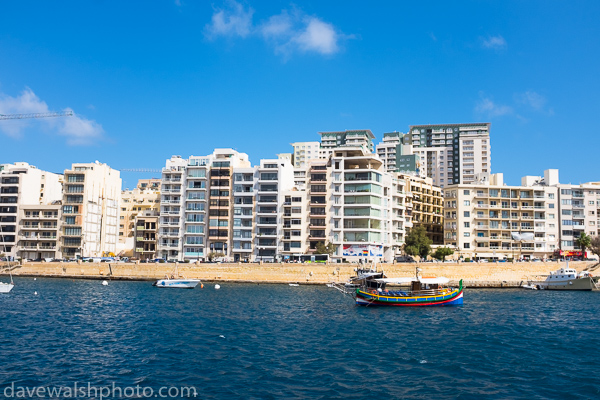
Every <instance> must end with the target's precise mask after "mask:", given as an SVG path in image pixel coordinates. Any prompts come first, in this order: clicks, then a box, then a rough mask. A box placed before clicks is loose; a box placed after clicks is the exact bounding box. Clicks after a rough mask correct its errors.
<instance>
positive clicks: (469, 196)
mask: <svg viewBox="0 0 600 400" xmlns="http://www.w3.org/2000/svg"><path fill="white" fill-rule="evenodd" d="M486 178H487V179H485V180H484V179H480V180H479V182H480V183H475V184H459V185H450V186H448V187H446V188H445V189H444V213H445V215H444V217H445V219H444V221H445V222H444V243H445V245H446V246H449V247H452V248H454V249H455V250H456V253H455V255H454V257H455V258H458V257H463V258H465V259H466V258H470V259H488V260H494V259H511V258H515V259H521V258H522V259H532V258H540V259H547V258H549V257H551V256H552V255H553V254H554V252H555V251H556V250H557V249H558V248H559V240H560V239H559V233H560V219H559V213H560V211H559V196H558V188H557V187H556V186H545V185H541V184H540V182H539V181H534V180H532V179H530V178H531V177H525V178H524V179H523V181H522V183H523V185H521V186H507V185H505V184H504V182H503V176H502V174H493V175H490V176H486Z"/></svg>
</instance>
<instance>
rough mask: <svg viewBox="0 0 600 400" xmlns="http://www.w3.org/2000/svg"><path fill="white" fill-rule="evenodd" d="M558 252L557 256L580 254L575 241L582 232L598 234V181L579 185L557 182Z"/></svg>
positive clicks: (599, 209) (599, 208) (599, 185)
mask: <svg viewBox="0 0 600 400" xmlns="http://www.w3.org/2000/svg"><path fill="white" fill-rule="evenodd" d="M558 188H559V198H560V216H559V218H560V253H559V254H558V255H559V256H563V257H564V256H577V257H580V256H581V249H580V248H579V247H578V246H577V245H576V243H575V241H576V240H577V239H578V238H579V236H580V235H581V234H582V233H586V234H587V235H590V236H591V237H595V236H596V235H598V234H599V230H598V223H599V222H600V220H599V218H598V212H599V211H600V182H590V183H584V184H580V185H571V184H559V185H558Z"/></svg>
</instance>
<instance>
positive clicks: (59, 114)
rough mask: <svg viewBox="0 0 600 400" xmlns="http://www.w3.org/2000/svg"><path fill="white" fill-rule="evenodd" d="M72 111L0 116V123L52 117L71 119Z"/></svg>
mask: <svg viewBox="0 0 600 400" xmlns="http://www.w3.org/2000/svg"><path fill="white" fill-rule="evenodd" d="M72 116H73V111H61V112H47V113H31V114H0V121H4V120H7V119H28V118H53V117H72Z"/></svg>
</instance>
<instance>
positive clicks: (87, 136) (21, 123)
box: [0, 88, 104, 145]
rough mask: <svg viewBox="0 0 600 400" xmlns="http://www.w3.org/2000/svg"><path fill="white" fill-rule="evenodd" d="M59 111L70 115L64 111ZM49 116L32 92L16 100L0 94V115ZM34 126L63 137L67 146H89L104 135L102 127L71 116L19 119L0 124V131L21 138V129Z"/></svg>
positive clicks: (26, 92) (26, 90) (41, 102)
mask: <svg viewBox="0 0 600 400" xmlns="http://www.w3.org/2000/svg"><path fill="white" fill-rule="evenodd" d="M63 111H73V110H71V109H70V108H66V109H65V110H63ZM47 112H50V110H49V109H48V105H47V104H46V102H44V101H42V100H41V99H40V98H39V97H38V96H37V95H36V94H35V93H34V92H33V90H31V89H29V88H26V89H25V90H23V92H21V94H20V95H19V96H16V97H11V96H9V95H6V94H4V93H0V114H31V113H47ZM33 123H38V124H41V125H42V126H43V127H45V128H46V129H48V130H49V131H50V132H52V133H55V134H57V135H61V136H65V137H66V138H67V143H68V144H71V145H82V144H91V143H92V142H93V141H95V140H97V139H100V138H101V137H102V135H103V133H104V130H103V129H102V125H100V124H98V123H97V122H96V121H92V120H88V119H86V118H83V117H81V116H79V115H76V114H75V113H73V116H71V117H58V118H40V119H35V120H32V119H20V120H7V121H0V131H1V132H3V133H5V134H7V135H9V136H12V137H21V136H23V132H24V131H25V128H27V127H28V126H30V124H33Z"/></svg>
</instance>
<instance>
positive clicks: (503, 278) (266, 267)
mask: <svg viewBox="0 0 600 400" xmlns="http://www.w3.org/2000/svg"><path fill="white" fill-rule="evenodd" d="M564 265H565V264H564V263H559V262H520V263H518V262H515V263H506V262H503V263H406V264H404V263H402V264H400V263H399V264H381V265H378V268H379V269H380V270H381V268H383V270H384V272H385V274H386V275H387V276H388V277H402V276H414V274H415V268H416V267H417V266H419V267H421V268H422V270H423V271H422V275H423V276H424V277H427V276H445V277H447V278H449V279H450V281H451V284H454V285H456V284H458V281H459V280H460V279H463V283H464V285H465V286H466V287H471V288H476V287H478V288H497V287H519V286H520V285H521V283H522V282H526V281H527V280H531V279H539V278H540V277H541V276H543V275H547V274H548V273H549V272H550V271H555V270H557V269H559V268H560V267H562V266H564ZM175 266H176V265H175V264H168V263H167V264H164V263H161V264H159V263H149V264H135V263H110V267H109V263H87V262H86V263H78V262H70V263H46V262H38V263H24V264H22V265H18V266H14V267H13V268H12V274H13V276H17V277H18V276H35V277H54V278H71V279H72V278H82V279H106V278H107V277H108V276H109V275H110V269H112V276H111V279H124V280H155V279H158V278H164V277H165V276H171V274H173V272H174V269H175ZM177 266H178V271H179V274H180V275H182V276H185V277H186V278H197V279H201V280H202V281H206V282H253V283H279V284H287V283H299V284H325V283H328V282H345V281H346V280H347V279H348V278H349V277H350V276H352V275H354V269H355V268H356V267H357V264H310V263H307V264H293V263H273V264H257V263H248V264H246V263H222V264H219V263H212V264H210V263H179V264H178V265H177ZM569 266H570V267H573V268H575V269H577V270H578V271H581V270H584V269H595V268H598V264H597V263H596V262H587V261H579V262H570V263H569ZM3 275H6V272H4V273H3Z"/></svg>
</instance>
